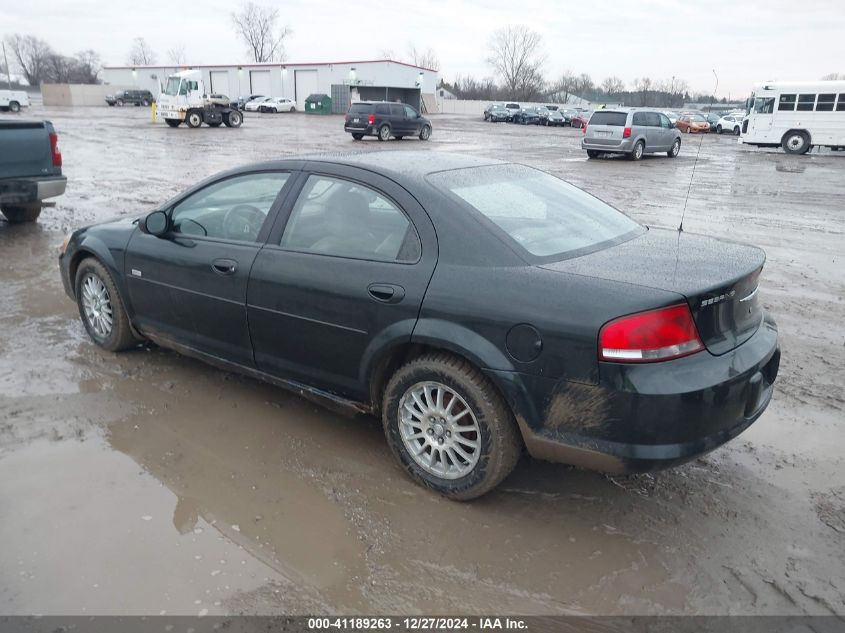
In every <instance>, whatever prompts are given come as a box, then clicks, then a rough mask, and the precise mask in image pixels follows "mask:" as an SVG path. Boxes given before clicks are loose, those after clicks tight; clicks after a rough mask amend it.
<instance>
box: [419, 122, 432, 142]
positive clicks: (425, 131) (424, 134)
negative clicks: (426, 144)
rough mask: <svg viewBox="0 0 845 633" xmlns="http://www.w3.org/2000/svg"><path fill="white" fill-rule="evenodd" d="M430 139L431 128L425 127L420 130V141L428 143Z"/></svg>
mask: <svg viewBox="0 0 845 633" xmlns="http://www.w3.org/2000/svg"><path fill="white" fill-rule="evenodd" d="M429 138H431V126H430V125H423V126H422V129H421V130H420V140H421V141H427V140H428V139H429Z"/></svg>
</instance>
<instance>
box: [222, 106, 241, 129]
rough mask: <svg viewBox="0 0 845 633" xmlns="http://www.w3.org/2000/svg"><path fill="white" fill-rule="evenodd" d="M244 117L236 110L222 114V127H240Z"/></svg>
mask: <svg viewBox="0 0 845 633" xmlns="http://www.w3.org/2000/svg"><path fill="white" fill-rule="evenodd" d="M243 122H244V116H243V115H242V114H241V113H240V112H239V111H238V110H232V111H231V112H226V113H224V114H223V125H225V126H226V127H241V124H242V123H243Z"/></svg>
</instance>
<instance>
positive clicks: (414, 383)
mask: <svg viewBox="0 0 845 633" xmlns="http://www.w3.org/2000/svg"><path fill="white" fill-rule="evenodd" d="M426 389H427V390H428V393H429V395H430V396H431V401H428V400H426V399H425V395H423V396H422V399H421V400H418V399H415V398H414V396H413V395H412V394H413V393H419V391H420V390H423V391H424V390H426ZM438 392H439V393H440V397H439V398H438V397H437V394H438ZM456 396H457V397H456ZM447 398H448V400H447ZM429 402H430V403H431V404H432V406H431V407H426V406H425V405H426V404H427V403H429ZM438 402H439V405H438V404H437V403H438ZM452 402H454V403H455V404H451V403H452ZM420 404H422V405H423V406H420ZM408 405H409V406H410V408H411V409H413V410H414V412H415V415H411V414H410V409H408ZM447 411H450V412H451V414H452V416H454V415H455V413H456V412H457V413H460V414H462V415H461V417H460V424H457V423H456V421H455V420H454V419H453V418H452V417H451V416H450V415H449V413H448V412H447ZM464 411H466V412H464ZM438 412H439V413H438ZM403 413H404V415H403ZM420 414H422V415H420ZM427 416H428V417H427ZM434 416H442V417H434ZM382 423H383V425H384V432H385V436H386V437H387V443H388V445H389V446H390V450H391V452H392V453H393V455H394V457H396V459H397V460H398V461H399V463H400V464H401V466H402V467H403V468H404V470H405V471H406V472H407V473H408V474H409V475H410V476H411V478H412V479H414V481H416V482H417V483H419V484H421V485H422V486H425V487H426V488H430V489H432V490H435V491H437V492H439V493H440V494H442V495H444V496H446V497H449V498H451V499H455V500H459V501H467V500H469V499H475V498H476V497H480V496H481V495H483V494H485V493H486V492H489V491H490V490H492V489H493V488H495V487H496V486H497V485H498V484H499V483H501V481H502V480H504V479H505V477H507V476H508V475H509V474H510V473H511V471H512V470H513V469H514V467H515V466H516V463H517V462H518V461H519V457H520V454H521V452H522V440H521V438H520V436H519V431H518V429H517V425H516V421H515V420H514V417H513V413H512V412H511V410H510V408H509V407H508V406H507V404H506V403H505V401H504V400H503V399H502V397H501V395H499V393H498V391H496V389H495V387H494V386H493V384H492V383H491V382H490V381H489V380H488V379H487V377H486V376H485V375H484V374H483V373H481V371H480V370H479V369H477V368H476V367H475V366H473V365H471V364H470V363H469V362H467V361H466V360H464V359H462V358H458V357H455V356H452V355H450V354H445V353H432V354H426V355H424V356H421V357H419V358H417V359H415V360H412V361H411V362H409V363H408V364H406V365H404V366H403V367H401V368H399V369H398V370H397V371H396V373H395V374H393V377H392V378H391V379H390V381H389V382H388V385H387V387H386V389H385V392H384V399H383V406H382ZM415 427H417V428H419V431H417V430H415ZM467 428H476V429H477V431H472V430H470V431H467V430H465V429H467ZM458 429H464V430H458ZM414 435H419V437H413V436H414ZM468 436H469V437H468ZM435 437H437V438H438V439H437V440H436V441H435ZM459 438H460V439H459ZM461 440H464V441H461ZM420 442H422V444H420ZM473 444H474V446H473ZM409 445H410V447H411V449H413V450H414V454H412V453H411V449H409ZM419 446H421V447H422V448H421V450H420V451H419V452H417V451H416V447H419ZM441 446H442V447H443V448H440V447H441ZM455 446H457V447H458V448H457V449H455V448H454V447H455ZM427 450H428V451H430V452H427ZM435 451H437V453H436V454H435ZM458 451H460V452H458ZM467 458H469V459H467ZM429 460H431V461H429ZM432 462H433V463H432ZM438 469H440V470H441V471H451V472H443V474H438V473H437V472H436V471H437V470H438ZM443 475H446V476H443Z"/></svg>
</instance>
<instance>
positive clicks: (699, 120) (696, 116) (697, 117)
mask: <svg viewBox="0 0 845 633" xmlns="http://www.w3.org/2000/svg"><path fill="white" fill-rule="evenodd" d="M705 120H706V119H705V118H704V117H703V116H701V115H700V114H693V115H692V116H691V117H690V121H695V122H696V123H704V122H705Z"/></svg>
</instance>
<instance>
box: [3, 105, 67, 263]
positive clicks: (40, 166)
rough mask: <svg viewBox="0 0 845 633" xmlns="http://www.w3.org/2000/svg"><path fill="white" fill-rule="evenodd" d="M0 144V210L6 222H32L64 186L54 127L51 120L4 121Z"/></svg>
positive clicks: (57, 140)
mask: <svg viewBox="0 0 845 633" xmlns="http://www.w3.org/2000/svg"><path fill="white" fill-rule="evenodd" d="M0 147H2V148H3V151H0V212H2V213H3V215H4V216H6V219H7V220H8V221H9V222H14V223H17V222H34V221H35V220H36V219H37V218H38V216H39V215H40V214H41V208H42V207H43V206H44V205H45V202H44V201H45V200H47V199H48V198H54V197H56V196H60V195H62V194H63V193H64V192H65V186H66V185H67V178H66V177H65V176H63V175H62V153H61V152H60V151H59V137H58V135H57V134H56V130H55V129H54V128H53V124H52V123H50V121H16V120H15V121H9V120H4V121H3V123H2V124H0ZM7 265H11V263H10V262H8V261H7Z"/></svg>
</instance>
